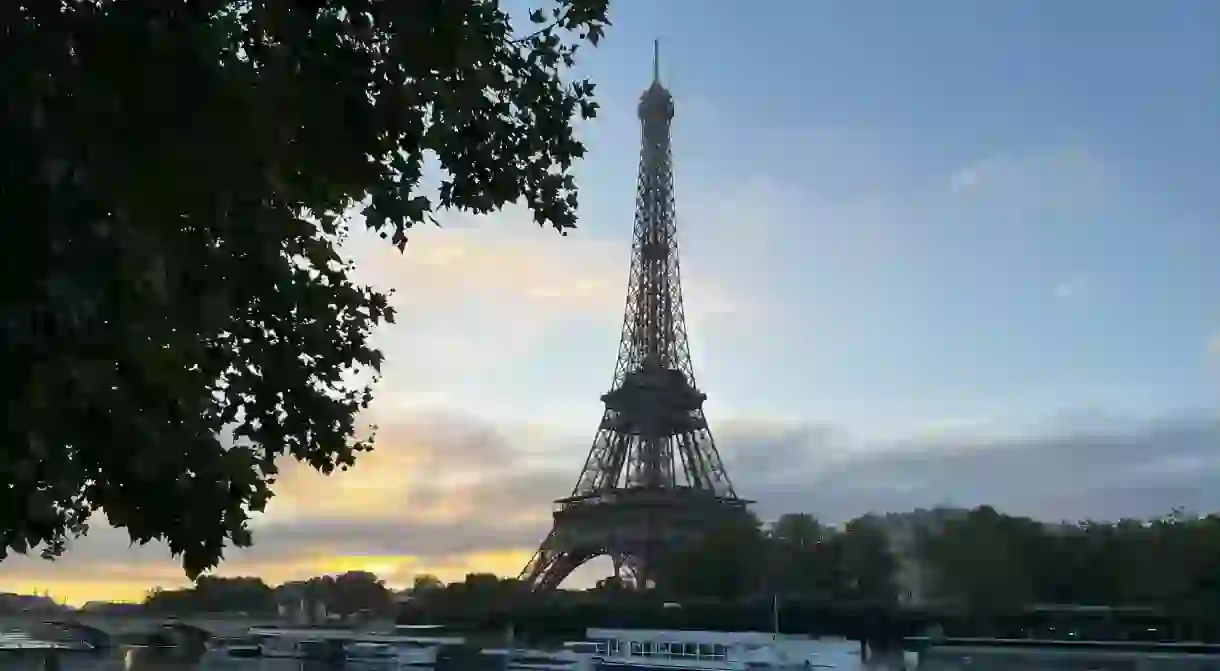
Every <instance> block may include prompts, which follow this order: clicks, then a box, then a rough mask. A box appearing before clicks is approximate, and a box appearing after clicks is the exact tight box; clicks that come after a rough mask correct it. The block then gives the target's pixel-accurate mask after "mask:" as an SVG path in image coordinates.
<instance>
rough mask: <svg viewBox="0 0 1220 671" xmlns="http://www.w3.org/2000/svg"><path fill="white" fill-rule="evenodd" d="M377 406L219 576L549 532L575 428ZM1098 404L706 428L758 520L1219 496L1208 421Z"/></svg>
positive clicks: (513, 556) (1097, 512) (458, 567)
mask: <svg viewBox="0 0 1220 671" xmlns="http://www.w3.org/2000/svg"><path fill="white" fill-rule="evenodd" d="M381 420H382V421H381V425H382V427H383V436H382V438H383V440H382V442H381V443H380V445H379V447H378V449H377V450H376V451H375V452H373V453H371V454H368V455H365V456H363V457H362V458H361V460H360V461H359V463H358V464H357V466H356V467H355V468H354V469H353V470H351V471H349V472H347V473H340V474H336V475H333V476H330V477H329V478H324V477H322V476H320V475H317V474H316V473H313V472H311V471H307V470H306V469H303V468H299V467H296V466H293V467H291V468H288V469H286V473H285V477H284V479H283V480H282V481H281V483H280V485H279V487H278V496H277V497H276V499H275V500H274V501H273V502H272V505H271V506H270V509H269V511H268V514H267V515H266V517H265V519H263V520H261V521H260V522H259V524H258V526H257V529H256V531H255V546H254V547H253V548H251V549H249V550H245V551H240V552H232V553H230V557H229V559H228V560H227V561H226V562H225V563H224V564H223V565H222V567H221V569H220V574H222V575H244V574H258V575H263V576H265V577H266V578H267V579H268V580H271V581H283V580H289V579H295V578H303V577H307V576H309V575H314V574H317V573H320V572H327V571H341V570H347V569H352V568H363V569H367V570H374V571H377V572H378V573H379V574H381V575H383V576H384V577H386V578H387V579H389V580H390V581H391V582H392V583H395V584H407V583H409V581H410V578H411V577H412V576H413V575H414V574H416V573H419V572H425V571H427V572H437V573H440V574H441V575H442V576H443V577H445V578H447V579H459V578H460V577H461V576H462V575H464V574H465V573H466V572H469V571H475V570H490V571H494V572H498V573H501V574H505V575H511V574H514V573H515V572H516V571H517V570H519V569H520V567H521V566H522V565H523V564H524V562H525V560H526V559H528V557H529V555H530V554H531V553H532V552H533V550H534V549H535V548H536V544H537V543H538V542H539V541H540V540H541V539H542V537H543V535H544V534H545V533H546V531H547V530H548V528H549V522H550V520H549V515H550V510H551V506H550V501H551V500H553V499H555V498H559V497H561V496H564V495H566V494H567V492H568V491H569V488H570V487H571V485H572V483H573V482H574V480H575V478H576V475H577V471H578V469H579V468H580V466H581V464H582V463H583V460H584V456H585V450H586V449H587V445H588V438H589V437H588V436H580V435H572V434H567V433H563V432H558V431H554V430H549V429H547V428H546V427H539V426H533V427H530V426H525V427H509V426H503V427H497V426H493V425H490V424H488V423H486V422H481V421H479V420H477V419H474V418H472V417H469V416H465V415H457V414H451V413H450V414H433V415H421V416H413V417H404V416H395V417H388V418H381ZM387 420H388V421H387ZM1094 420H1095V421H1093V422H1092V423H1091V424H1085V423H1080V422H1078V423H1076V425H1075V426H1077V427H1078V428H1076V429H1070V428H1067V426H1068V425H1065V424H1063V423H1060V422H1052V423H1049V424H1047V425H1046V427H1045V430H1044V431H1043V432H1042V433H1033V434H1031V435H1029V436H1027V437H1024V438H996V437H991V438H982V437H973V438H972V437H965V436H962V437H957V438H953V437H945V436H921V437H916V438H913V439H911V440H909V441H905V442H901V443H888V444H872V445H870V444H858V443H855V442H853V440H852V439H851V437H850V436H849V435H847V434H846V433H845V432H844V431H842V430H841V429H838V428H836V427H833V426H828V425H808V424H800V423H758V422H749V423H745V422H738V423H726V424H723V425H720V426H718V427H717V429H718V430H717V439H718V445H719V447H720V451H721V454H722V455H723V456H724V458H725V459H726V462H727V466H728V468H729V472H730V476H731V477H732V478H733V479H734V483H735V485H736V487H737V491H738V494H739V495H740V496H743V497H746V498H749V499H753V500H756V501H757V502H758V503H757V507H758V511H759V513H760V514H761V515H763V516H764V517H765V518H772V517H774V516H776V515H778V514H780V513H782V512H787V511H808V512H811V513H814V514H815V515H817V516H819V517H820V518H822V519H824V520H827V521H831V522H837V521H843V520H846V519H849V518H851V517H853V516H856V515H859V514H862V513H865V512H868V511H889V510H910V509H913V508H916V507H930V506H935V505H939V504H951V505H966V506H972V505H978V504H982V503H990V504H993V505H996V506H998V507H999V508H1001V509H1003V510H1006V511H1011V512H1014V513H1019V514H1027V515H1033V516H1035V517H1040V518H1043V519H1048V520H1058V519H1064V518H1084V517H1097V518H1113V517H1119V516H1127V515H1135V516H1146V515H1154V514H1157V513H1160V512H1164V511H1165V510H1168V509H1170V508H1172V507H1174V506H1179V505H1180V506H1185V507H1187V508H1191V509H1194V510H1201V511H1207V510H1214V509H1217V508H1220V468H1218V467H1220V451H1218V450H1217V449H1216V445H1217V444H1218V441H1220V424H1218V423H1217V422H1216V421H1214V420H1209V419H1198V418H1185V419H1174V420H1161V421H1151V422H1143V421H1141V422H1131V421H1113V422H1111V421H1110V420H1108V419H1105V418H1104V417H1098V416H1094ZM1086 427H1088V428H1086ZM3 567H4V573H3V577H2V578H0V589H14V588H21V587H28V588H31V589H33V588H37V589H42V588H43V587H49V588H51V589H52V591H53V592H54V593H57V594H64V595H69V596H70V595H72V594H79V595H84V596H78V597H76V600H78V601H79V600H81V599H83V598H92V597H94V596H98V595H102V596H112V597H113V596H127V597H135V596H138V594H139V593H140V592H141V591H142V590H144V589H147V588H149V587H151V586H153V585H156V584H162V585H175V584H181V582H182V580H181V572H180V570H179V569H178V568H177V566H176V564H175V563H174V562H173V561H172V560H171V559H169V557H168V555H167V553H166V552H165V550H164V548H161V547H153V546H149V547H141V548H130V547H128V546H127V544H126V541H125V538H124V537H123V536H122V535H121V534H120V533H118V532H115V531H114V530H112V529H108V528H100V529H97V530H96V531H95V532H94V533H93V534H92V535H91V536H89V537H88V538H86V539H84V540H81V541H78V542H77V544H76V545H74V546H73V548H72V549H71V551H70V553H69V554H68V555H67V556H66V557H65V558H63V559H61V560H60V561H58V562H55V563H52V564H48V563H46V562H42V561H41V560H37V559H31V558H24V557H17V558H13V559H9V560H6V561H5V562H4V565H3ZM38 585H42V586H43V587H37V586H38Z"/></svg>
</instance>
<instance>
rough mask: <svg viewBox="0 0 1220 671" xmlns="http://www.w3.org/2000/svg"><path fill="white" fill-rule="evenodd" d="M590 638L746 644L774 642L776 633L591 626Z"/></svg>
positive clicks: (589, 630) (586, 635)
mask: <svg viewBox="0 0 1220 671" xmlns="http://www.w3.org/2000/svg"><path fill="white" fill-rule="evenodd" d="M585 638H589V639H615V640H619V641H641V642H642V641H664V642H669V643H710V644H713V645H745V644H759V643H772V642H774V641H775V634H769V633H766V632H761V631H680V630H675V629H602V628H596V627H590V628H589V629H588V631H586V632H585Z"/></svg>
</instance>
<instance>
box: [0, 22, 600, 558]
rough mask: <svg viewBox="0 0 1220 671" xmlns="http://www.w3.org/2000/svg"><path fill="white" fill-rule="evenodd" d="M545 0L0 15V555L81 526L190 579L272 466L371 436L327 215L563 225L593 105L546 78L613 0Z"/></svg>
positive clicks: (391, 234) (362, 322) (387, 227)
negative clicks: (176, 559) (513, 17)
mask: <svg viewBox="0 0 1220 671" xmlns="http://www.w3.org/2000/svg"><path fill="white" fill-rule="evenodd" d="M540 1H541V0H540ZM545 1H546V2H547V3H548V4H549V6H548V7H545V8H544V9H542V10H538V11H536V12H534V13H533V14H532V15H531V16H530V17H528V18H529V21H528V22H526V21H518V22H517V23H518V24H519V25H516V26H514V25H513V24H511V23H510V19H509V17H508V16H507V15H506V14H505V13H504V12H503V11H502V10H501V9H499V7H498V3H497V2H494V1H493V0H415V1H412V2H378V1H374V0H314V2H310V3H300V2H297V1H295V0H261V1H260V0H253V1H245V2H232V1H225V0H194V1H185V0H125V1H120V0H47V1H45V2H42V1H39V2H35V1H22V0H18V1H16V2H5V3H0V91H3V105H2V106H0V219H2V221H3V226H0V245H2V248H3V249H4V251H5V253H6V255H7V263H5V264H4V267H3V270H0V284H2V285H3V287H4V290H3V297H4V298H3V301H4V302H3V309H4V320H3V322H0V339H2V344H3V347H2V348H0V372H2V373H3V380H4V392H3V393H4V394H5V396H4V400H5V410H6V415H5V422H4V424H3V428H2V429H0V536H2V538H0V558H2V557H3V556H4V555H5V554H7V552H8V551H15V552H21V553H24V552H28V551H30V550H31V549H41V551H42V553H43V555H44V556H47V557H53V556H55V555H57V554H59V553H61V552H62V551H63V550H64V548H65V545H66V543H67V541H68V540H69V539H70V538H71V537H73V535H77V534H81V533H84V532H85V531H86V530H87V527H86V522H87V520H89V518H90V516H91V515H92V514H94V513H96V512H98V511H101V512H103V513H104V514H105V516H106V518H107V519H108V521H109V522H110V523H111V524H113V525H116V526H119V527H123V528H126V530H127V532H128V533H129V534H130V537H131V539H132V541H134V542H137V543H147V542H149V541H151V540H154V539H160V540H164V541H166V542H167V544H168V546H169V548H170V550H171V552H173V553H174V555H181V558H182V562H183V566H184V568H185V570H186V573H187V574H188V575H190V576H196V575H198V574H199V573H200V572H201V571H203V570H205V569H208V568H210V567H213V566H215V565H216V564H217V562H218V561H219V560H220V559H221V558H222V556H223V551H224V548H225V547H226V546H228V545H235V546H246V545H249V544H250V542H251V537H250V532H249V531H248V528H247V519H248V516H249V514H250V513H251V512H253V511H260V510H263V508H264V506H265V505H266V504H267V501H268V499H269V498H270V497H271V495H272V485H273V484H274V482H275V477H276V473H277V467H276V459H277V457H279V456H281V455H290V456H291V457H292V458H293V459H296V460H298V461H301V462H305V463H307V464H309V465H310V466H312V467H314V468H316V469H318V470H320V471H322V472H324V473H330V472H332V471H333V470H334V469H336V468H340V469H342V468H346V467H348V466H350V465H352V463H353V461H354V459H355V458H356V456H357V454H358V453H360V452H362V451H364V450H367V449H369V447H370V445H371V442H370V441H371V432H366V431H364V430H363V429H360V428H358V427H357V425H356V419H355V418H356V415H357V414H358V412H359V411H360V410H361V409H362V408H365V407H367V405H368V404H369V402H370V399H371V396H370V386H369V385H370V384H371V380H373V379H374V378H375V372H376V371H377V370H378V367H379V365H380V363H381V359H382V356H381V353H380V352H378V351H377V350H376V349H375V348H373V347H372V346H371V345H370V343H369V334H370V331H371V329H372V328H373V327H374V326H375V325H377V324H378V323H381V322H390V321H393V311H392V310H391V309H390V308H389V307H388V305H387V299H386V296H385V295H384V294H382V293H379V292H378V291H376V290H374V289H373V288H370V287H365V286H358V285H356V284H354V283H353V282H352V281H351V280H350V278H349V274H350V271H351V264H350V262H349V261H347V260H345V259H344V258H342V257H341V256H340V254H339V251H338V250H339V247H338V245H339V243H340V242H341V240H342V239H343V238H344V234H345V231H346V225H345V224H346V219H345V216H344V215H345V213H349V212H352V211H354V210H353V207H354V206H363V215H364V222H365V223H366V225H367V226H368V227H370V228H372V229H374V230H376V231H378V232H380V233H381V235H382V237H383V238H387V239H388V240H389V241H390V242H391V243H393V244H394V245H396V246H398V248H399V249H400V250H401V249H402V248H403V247H404V246H405V245H406V242H407V229H409V228H410V227H411V226H412V225H414V224H417V223H420V222H423V221H427V220H429V219H430V218H431V212H432V211H433V209H434V208H458V209H462V210H468V211H474V212H488V211H492V210H495V209H497V208H499V207H500V206H502V205H504V204H505V203H510V202H516V201H522V202H524V203H526V204H527V205H528V206H529V207H530V208H531V209H532V211H533V213H534V218H535V220H536V221H537V222H538V223H539V224H541V225H547V226H553V227H554V228H556V229H558V230H559V231H561V232H562V231H564V230H565V229H568V228H571V227H573V226H574V225H575V210H576V193H575V185H574V183H573V181H572V177H571V174H570V172H569V169H570V168H571V166H572V164H573V162H574V161H575V160H576V159H578V158H579V157H581V156H582V154H583V153H584V148H583V146H582V145H581V144H580V143H579V142H578V141H577V140H576V139H575V138H574V136H573V131H572V125H573V120H574V119H575V117H576V116H577V115H580V116H583V117H586V118H587V117H590V116H592V115H593V114H594V113H595V111H596V105H595V104H594V103H593V102H592V100H591V94H592V91H593V86H592V85H591V84H589V83H588V82H585V81H576V82H567V81H565V80H564V79H563V78H562V74H563V72H564V71H565V69H566V68H567V67H570V66H571V65H572V62H573V61H572V58H573V55H574V53H575V52H576V49H577V47H578V46H579V45H580V44H582V43H584V42H591V43H593V44H596V43H597V41H598V39H599V37H600V36H601V34H602V31H603V29H604V27H605V26H606V25H607V23H608V22H607V20H606V9H607V7H606V5H607V2H608V0H545ZM425 157H432V158H433V159H434V160H435V161H436V164H437V165H438V166H439V167H440V169H441V171H442V173H443V174H442V178H443V183H442V184H441V185H440V190H439V202H436V203H433V202H432V201H430V200H429V199H428V198H426V197H425V196H423V195H422V191H421V175H422V173H423V163H424V159H425Z"/></svg>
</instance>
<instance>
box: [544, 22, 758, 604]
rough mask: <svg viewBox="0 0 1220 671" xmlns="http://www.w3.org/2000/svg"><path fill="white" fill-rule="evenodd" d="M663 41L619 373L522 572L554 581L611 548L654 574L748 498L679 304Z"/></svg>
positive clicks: (646, 130)
mask: <svg viewBox="0 0 1220 671" xmlns="http://www.w3.org/2000/svg"><path fill="white" fill-rule="evenodd" d="M655 47H656V45H655V44H654V54H653V81H652V85H651V86H650V87H649V88H648V90H646V91H645V92H644V94H643V95H642V96H641V97H640V103H639V108H638V112H639V117H640V123H641V135H642V147H641V149H640V167H639V179H638V184H637V192H636V203H635V231H634V241H633V244H632V251H631V275H630V279H629V281H628V288H627V305H626V309H625V313H624V316H623V331H622V339H621V341H620V344H619V352H618V361H617V363H616V364H615V367H614V381H613V383H612V384H611V387H610V391H609V392H607V393H606V394H604V395H603V396H602V398H601V400H602V402H603V403H605V406H606V409H605V413H604V414H603V415H602V420H601V423H600V425H599V426H598V430H597V435H596V437H595V438H594V440H593V446H592V448H591V449H590V450H589V455H588V457H587V458H586V459H585V465H584V469H583V470H582V471H581V473H580V477H579V478H578V479H577V481H576V486H575V487H573V489H572V493H571V495H570V496H569V497H567V498H564V499H560V500H559V501H556V502H555V503H556V509H555V513H554V524H553V526H552V529H551V532H550V534H548V535H547V537H546V539H545V540H544V541H543V542H542V546H541V547H540V548H539V550H538V552H537V553H536V554H535V555H534V557H533V559H531V560H530V562H529V563H528V564H527V565H526V567H525V569H524V570H523V571H522V572H521V580H522V581H523V583H525V584H526V585H527V586H528V587H530V588H531V589H533V590H535V591H540V590H548V589H554V588H556V587H558V586H559V584H560V583H561V582H562V581H563V580H564V578H566V577H567V576H568V575H569V574H570V573H571V572H572V571H573V570H575V569H576V568H577V567H579V566H580V565H581V564H583V563H584V562H586V561H588V560H589V559H591V558H593V557H597V556H609V557H610V558H611V559H612V560H613V562H614V566H615V572H616V574H617V576H618V578H619V579H620V580H621V581H623V582H624V583H625V584H627V585H630V586H634V587H637V588H644V587H647V586H649V585H651V584H653V583H654V582H655V577H656V570H657V563H658V559H659V557H660V556H661V554H662V553H664V552H665V551H666V550H667V549H668V548H672V547H675V546H677V545H680V544H683V543H687V542H690V541H692V540H695V539H697V538H698V537H700V536H702V535H703V534H705V533H706V532H707V531H708V530H710V529H711V528H712V527H713V526H714V525H717V524H720V523H722V522H724V521H725V520H726V519H727V518H728V517H730V516H735V515H736V516H739V515H742V514H744V512H745V510H746V505H747V504H748V503H749V502H747V501H745V500H743V499H740V498H738V497H737V494H736V492H735V491H734V489H733V483H732V481H731V480H730V479H729V476H728V473H727V472H725V469H724V464H723V462H722V461H721V459H720V453H719V452H718V451H717V449H716V443H715V441H714V440H713V438H712V433H711V431H710V430H709V428H708V423H707V419H706V417H705V416H704V414H703V402H704V400H705V399H706V398H707V397H706V395H705V394H703V393H702V392H700V391H699V390H698V388H697V387H696V386H695V375H694V370H693V368H692V366H691V356H690V346H689V343H688V340H687V333H686V317H685V313H684V311H683V307H682V282H681V269H680V265H679V261H678V235H677V233H678V229H677V225H676V220H675V216H674V213H675V208H674V184H673V157H672V151H671V143H670V125H671V123H672V121H673V117H674V102H673V97H672V96H671V95H670V93H669V91H667V90H666V89H665V87H664V86H662V85H661V82H660V73H659V69H658V63H657V54H656V52H655Z"/></svg>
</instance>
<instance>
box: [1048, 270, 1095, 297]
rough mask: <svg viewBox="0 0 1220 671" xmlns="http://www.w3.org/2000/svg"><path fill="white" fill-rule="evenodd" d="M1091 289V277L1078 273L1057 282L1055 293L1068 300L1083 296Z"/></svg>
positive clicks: (1056, 295)
mask: <svg viewBox="0 0 1220 671" xmlns="http://www.w3.org/2000/svg"><path fill="white" fill-rule="evenodd" d="M1090 289H1091V284H1090V283H1089V279H1088V278H1087V277H1084V276H1083V275H1076V276H1073V277H1071V278H1068V279H1066V280H1064V281H1062V282H1060V283H1058V284H1056V285H1055V288H1054V294H1055V298H1058V299H1059V300H1064V301H1066V300H1072V299H1074V298H1081V297H1083V296H1084V295H1086V294H1087V293H1088V292H1089V290H1090Z"/></svg>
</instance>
